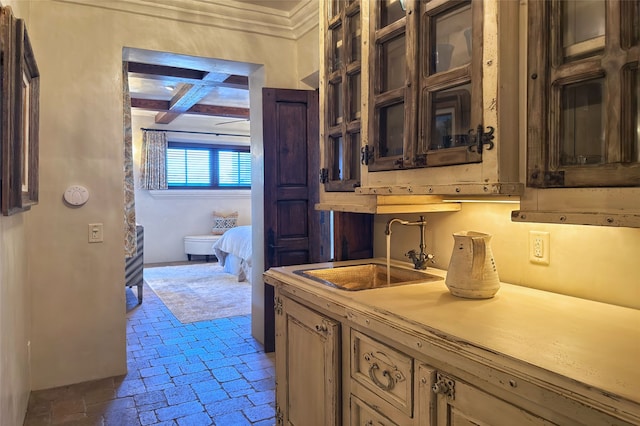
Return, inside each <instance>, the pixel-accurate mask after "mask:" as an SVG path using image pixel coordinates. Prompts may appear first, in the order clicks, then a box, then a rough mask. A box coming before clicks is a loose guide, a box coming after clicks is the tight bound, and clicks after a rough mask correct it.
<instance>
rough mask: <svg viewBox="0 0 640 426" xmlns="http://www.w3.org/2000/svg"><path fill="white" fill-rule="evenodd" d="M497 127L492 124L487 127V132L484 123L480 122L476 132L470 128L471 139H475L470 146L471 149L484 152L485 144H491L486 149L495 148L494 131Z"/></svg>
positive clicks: (480, 152) (479, 152)
mask: <svg viewBox="0 0 640 426" xmlns="http://www.w3.org/2000/svg"><path fill="white" fill-rule="evenodd" d="M494 131H495V129H494V128H493V127H491V126H489V127H487V132H486V133H485V131H484V126H483V125H482V124H478V127H477V131H476V132H474V131H473V129H471V130H469V140H471V141H473V143H472V144H471V145H470V146H469V151H471V152H473V151H475V152H477V153H478V154H482V150H483V149H484V146H485V145H489V146H488V147H487V148H486V149H487V150H491V149H493V139H494V136H493V132H494Z"/></svg>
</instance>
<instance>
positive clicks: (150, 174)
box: [140, 130, 167, 189]
mask: <svg viewBox="0 0 640 426" xmlns="http://www.w3.org/2000/svg"><path fill="white" fill-rule="evenodd" d="M140 175H141V180H142V182H141V183H140V184H141V186H142V189H167V134H166V133H165V132H157V131H154V130H143V131H142V162H141V165H140Z"/></svg>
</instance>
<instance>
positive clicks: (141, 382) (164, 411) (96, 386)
mask: <svg viewBox="0 0 640 426" xmlns="http://www.w3.org/2000/svg"><path fill="white" fill-rule="evenodd" d="M125 291H126V292H127V344H128V346H127V349H128V352H127V357H128V358H127V365H128V372H127V374H126V375H124V376H118V377H112V378H107V379H100V380H95V381H91V382H86V383H80V384H77V385H70V386H62V387H60V388H55V389H47V390H42V391H35V392H32V393H31V397H30V399H29V407H28V411H27V414H26V418H25V422H24V426H49V425H69V426H70V425H102V426H136V425H144V426H163V425H173V426H198V425H202V426H207V425H212V426H218V425H224V426H227V425H233V426H236V425H252V426H270V425H274V424H275V420H274V407H275V379H274V375H275V367H274V364H275V358H274V355H273V354H265V353H264V352H263V350H262V347H261V345H260V344H259V343H258V342H257V341H256V340H255V339H253V338H252V337H251V318H250V317H249V316H241V317H232V318H221V319H217V320H213V321H202V322H197V323H190V324H182V323H180V322H179V321H178V320H177V319H176V318H175V317H174V316H173V314H172V313H171V311H169V310H168V309H167V308H166V307H165V305H164V304H163V303H162V301H160V299H158V297H157V296H156V295H155V293H153V291H152V290H151V288H149V287H147V286H146V284H145V288H144V302H143V303H142V305H140V306H138V305H136V304H137V294H136V290H135V289H134V290H131V289H126V290H125Z"/></svg>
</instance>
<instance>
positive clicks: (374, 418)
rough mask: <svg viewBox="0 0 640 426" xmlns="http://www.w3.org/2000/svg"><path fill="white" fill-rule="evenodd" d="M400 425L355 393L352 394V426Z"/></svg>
mask: <svg viewBox="0 0 640 426" xmlns="http://www.w3.org/2000/svg"><path fill="white" fill-rule="evenodd" d="M371 425H376V426H398V424H397V423H394V422H392V421H391V420H389V419H388V418H387V417H385V416H383V415H382V414H380V413H378V412H377V411H376V410H375V409H374V408H373V407H370V406H368V405H367V404H366V403H364V402H363V401H361V400H360V399H359V398H357V397H356V396H354V395H351V423H350V426H371Z"/></svg>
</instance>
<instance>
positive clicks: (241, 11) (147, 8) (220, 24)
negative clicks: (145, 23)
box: [53, 0, 319, 40]
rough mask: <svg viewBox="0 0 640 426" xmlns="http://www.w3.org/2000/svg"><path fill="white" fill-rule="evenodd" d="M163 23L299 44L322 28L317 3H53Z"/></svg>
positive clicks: (312, 0)
mask: <svg viewBox="0 0 640 426" xmlns="http://www.w3.org/2000/svg"><path fill="white" fill-rule="evenodd" d="M53 1H55V2H58V3H68V4H76V5H82V6H87V7H96V8H100V9H108V10H114V11H120V12H125V13H132V14H136V15H143V16H151V17H155V18H160V19H170V20H174V21H182V22H189V23H193V24H198V25H206V26H210V27H216V28H222V29H228V30H236V31H237V30H238V29H242V31H243V32H248V33H255V34H262V35H267V36H272V37H279V38H284V39H289V40H297V39H298V38H300V37H301V36H303V35H304V34H306V33H307V32H309V31H311V30H313V29H315V28H317V26H318V22H319V21H318V7H317V3H316V1H315V0H300V2H299V3H298V5H297V6H295V7H294V8H293V9H292V10H291V11H281V10H277V9H272V8H268V7H264V6H259V5H255V4H247V3H243V2H237V1H234V0H181V1H180V2H176V1H175V0H102V1H96V0H53Z"/></svg>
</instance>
